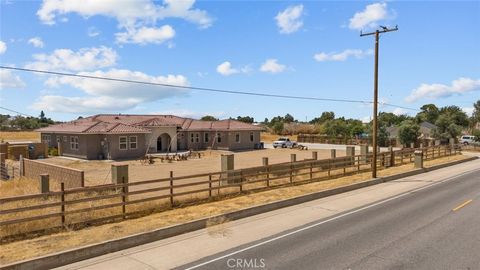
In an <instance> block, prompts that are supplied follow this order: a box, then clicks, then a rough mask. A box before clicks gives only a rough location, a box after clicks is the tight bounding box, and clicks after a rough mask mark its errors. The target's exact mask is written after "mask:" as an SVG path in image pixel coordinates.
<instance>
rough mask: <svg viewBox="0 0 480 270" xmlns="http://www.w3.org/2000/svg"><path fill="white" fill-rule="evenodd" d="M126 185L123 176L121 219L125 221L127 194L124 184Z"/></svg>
mask: <svg viewBox="0 0 480 270" xmlns="http://www.w3.org/2000/svg"><path fill="white" fill-rule="evenodd" d="M127 183H128V180H127V181H125V176H122V218H123V219H125V218H126V217H127V205H126V203H127V192H128V187H127V186H126V184H127Z"/></svg>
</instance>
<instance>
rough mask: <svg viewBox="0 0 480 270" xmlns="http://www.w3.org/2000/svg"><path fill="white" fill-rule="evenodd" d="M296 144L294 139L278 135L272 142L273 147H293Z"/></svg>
mask: <svg viewBox="0 0 480 270" xmlns="http://www.w3.org/2000/svg"><path fill="white" fill-rule="evenodd" d="M296 145H297V142H296V141H291V140H290V139H289V138H288V137H280V138H278V140H276V141H274V142H273V148H277V147H281V148H293V147H295V146H296Z"/></svg>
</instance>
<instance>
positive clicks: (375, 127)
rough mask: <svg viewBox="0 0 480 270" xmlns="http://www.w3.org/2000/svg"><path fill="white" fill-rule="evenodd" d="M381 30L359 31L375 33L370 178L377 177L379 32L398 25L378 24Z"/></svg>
mask: <svg viewBox="0 0 480 270" xmlns="http://www.w3.org/2000/svg"><path fill="white" fill-rule="evenodd" d="M380 27H381V28H382V30H376V31H375V32H370V33H362V32H361V31H360V36H361V37H364V36H371V35H375V72H374V80H373V127H372V130H373V135H372V144H373V158H372V178H377V145H378V142H377V137H378V122H377V116H378V40H379V37H380V34H382V33H387V32H392V31H397V30H398V26H395V28H390V29H389V28H387V27H385V26H380Z"/></svg>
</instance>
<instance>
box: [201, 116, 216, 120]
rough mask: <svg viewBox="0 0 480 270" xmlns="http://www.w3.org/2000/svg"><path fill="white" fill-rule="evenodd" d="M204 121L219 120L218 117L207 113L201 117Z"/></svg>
mask: <svg viewBox="0 0 480 270" xmlns="http://www.w3.org/2000/svg"><path fill="white" fill-rule="evenodd" d="M200 120H202V121H218V118H216V117H214V116H211V115H205V116H203V117H202V118H200Z"/></svg>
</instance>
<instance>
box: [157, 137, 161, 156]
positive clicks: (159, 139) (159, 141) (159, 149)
mask: <svg viewBox="0 0 480 270" xmlns="http://www.w3.org/2000/svg"><path fill="white" fill-rule="evenodd" d="M160 151H162V138H161V137H158V139H157V152H160Z"/></svg>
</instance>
